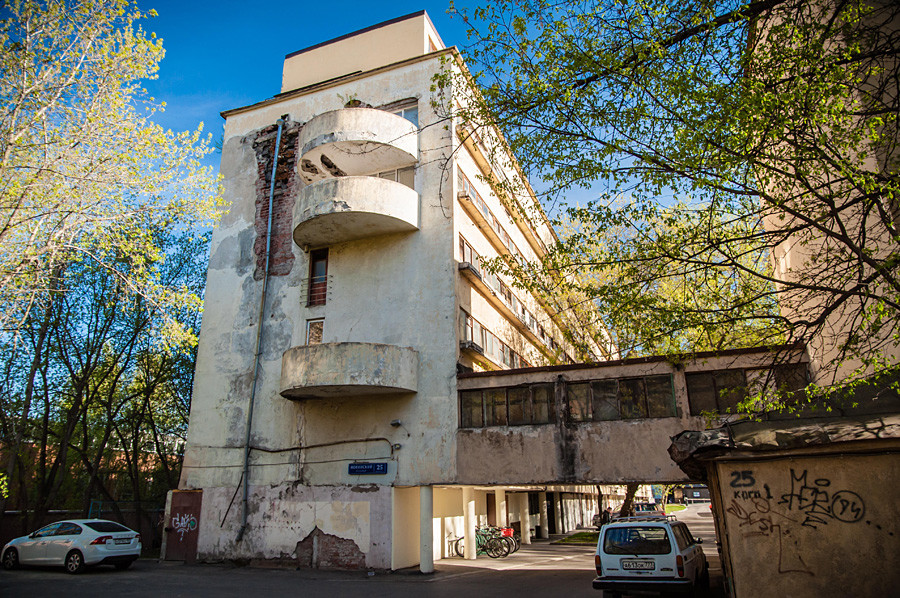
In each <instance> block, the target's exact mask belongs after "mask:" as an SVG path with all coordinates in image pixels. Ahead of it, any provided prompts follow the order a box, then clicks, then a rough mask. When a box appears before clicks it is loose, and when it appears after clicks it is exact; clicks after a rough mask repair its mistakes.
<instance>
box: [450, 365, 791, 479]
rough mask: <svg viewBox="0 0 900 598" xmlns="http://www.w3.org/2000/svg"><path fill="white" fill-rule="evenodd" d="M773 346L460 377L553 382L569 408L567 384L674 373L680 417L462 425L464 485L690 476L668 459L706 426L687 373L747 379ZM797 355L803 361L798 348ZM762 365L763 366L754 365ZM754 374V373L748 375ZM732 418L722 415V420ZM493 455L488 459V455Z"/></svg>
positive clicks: (486, 382)
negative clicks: (687, 433) (674, 443)
mask: <svg viewBox="0 0 900 598" xmlns="http://www.w3.org/2000/svg"><path fill="white" fill-rule="evenodd" d="M772 359H773V354H771V353H769V352H768V351H767V350H758V351H749V350H746V351H745V350H741V351H733V352H724V353H722V354H720V355H712V354H710V355H701V356H698V357H697V358H694V359H690V360H686V361H683V362H676V361H674V360H673V361H668V360H664V359H660V358H648V359H635V360H624V361H620V362H609V363H607V364H596V365H583V366H571V367H558V368H546V369H543V370H541V369H537V370H520V371H510V372H491V373H483V374H482V373H476V374H467V375H461V376H460V379H459V382H458V388H459V390H460V391H466V390H484V389H490V388H501V387H514V386H518V385H525V384H537V383H545V384H554V385H555V389H556V390H555V392H554V398H555V400H556V411H557V413H558V414H563V415H564V414H565V413H566V410H567V406H566V399H565V396H564V393H565V390H566V388H567V387H566V384H567V383H577V382H584V381H589V380H603V379H611V378H628V377H642V376H658V375H671V377H672V381H673V386H674V388H673V391H674V401H675V408H676V415H675V416H673V417H655V418H649V417H648V418H640V419H620V420H613V421H590V422H577V421H565V422H560V420H557V423H550V424H542V425H518V426H491V427H483V428H460V429H458V430H457V432H456V437H457V467H458V472H459V474H458V477H457V482H459V483H463V484H501V485H502V484H510V485H513V484H547V483H598V484H600V483H610V484H618V483H625V482H643V483H668V482H680V481H686V480H687V477H686V476H685V474H684V472H683V471H682V470H681V469H679V468H678V466H677V465H676V464H675V462H674V461H672V459H671V458H670V457H669V453H668V448H669V444H670V439H671V438H672V437H673V436H675V435H676V434H678V433H680V432H682V431H684V430H703V429H705V428H706V427H707V421H706V419H705V418H704V417H702V416H700V415H699V414H692V413H691V407H690V402H689V397H688V392H687V385H686V382H685V373H692V372H700V371H708V370H720V369H734V368H738V369H740V368H748V370H747V371H748V376H747V377H748V384H754V383H761V382H760V381H761V380H765V379H766V377H765V376H762V375H755V373H756V372H763V371H765V370H764V366H765V365H767V364H771V363H772ZM791 359H793V360H795V361H797V362H800V361H801V360H802V359H803V356H802V355H801V354H799V353H797V354H795V355H793V356H792V357H791ZM750 368H762V369H750ZM751 373H754V375H753V376H751V375H750V374H751ZM727 417H729V416H725V415H723V418H726V419H727ZM488 456H490V458H487V457H488Z"/></svg>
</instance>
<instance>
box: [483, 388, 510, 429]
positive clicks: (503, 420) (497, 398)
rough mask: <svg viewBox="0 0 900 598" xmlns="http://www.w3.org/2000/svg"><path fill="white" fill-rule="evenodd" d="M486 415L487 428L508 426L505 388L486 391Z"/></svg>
mask: <svg viewBox="0 0 900 598" xmlns="http://www.w3.org/2000/svg"><path fill="white" fill-rule="evenodd" d="M484 414H485V416H486V417H485V422H484V424H485V425H486V426H505V425H507V421H508V420H507V417H506V389H505V388H492V389H490V390H486V391H484Z"/></svg>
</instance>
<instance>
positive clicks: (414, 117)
mask: <svg viewBox="0 0 900 598" xmlns="http://www.w3.org/2000/svg"><path fill="white" fill-rule="evenodd" d="M394 114H396V115H397V116H402V117H403V118H405V119H406V120H408V121H409V122H411V123H412V124H414V125H416V126H417V127H418V126H419V107H418V106H407V107H406V108H400V109H399V110H394Z"/></svg>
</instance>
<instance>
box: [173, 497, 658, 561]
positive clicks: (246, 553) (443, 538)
mask: <svg viewBox="0 0 900 598" xmlns="http://www.w3.org/2000/svg"><path fill="white" fill-rule="evenodd" d="M642 488H645V489H646V490H645V492H649V487H647V486H645V487H642ZM639 494H640V492H639ZM235 496H236V493H235V491H234V489H233V488H229V487H216V488H204V489H197V490H181V491H174V492H173V493H172V494H171V495H170V500H169V503H168V505H167V510H166V515H165V520H166V522H167V523H166V535H165V541H164V546H163V549H162V554H163V557H164V558H165V559H167V560H184V561H187V562H193V561H195V560H196V561H200V562H207V563H209V562H220V561H227V560H232V561H246V562H249V563H251V564H252V565H258V566H263V565H267V566H275V565H279V566H288V565H290V564H292V563H293V564H294V565H295V566H296V567H298V568H309V569H346V570H399V569H408V568H411V567H418V568H419V570H420V571H421V572H423V573H430V572H432V571H433V570H434V565H435V563H437V562H440V561H441V560H442V559H447V558H454V557H456V556H458V555H459V554H463V555H464V556H465V557H466V558H467V559H470V560H471V559H473V558H475V557H476V556H477V554H478V552H479V550H478V547H479V542H478V541H477V537H478V535H479V534H477V532H478V530H480V529H481V528H484V527H499V528H504V530H505V532H504V533H506V534H512V535H514V536H517V537H518V538H519V539H520V543H521V544H522V545H528V544H530V543H531V542H532V540H541V539H548V538H549V537H550V536H551V535H553V534H562V533H566V532H569V531H574V530H578V529H584V528H590V527H592V525H593V517H594V515H595V514H597V513H599V512H600V511H601V510H603V509H605V508H606V507H607V506H612V507H613V508H617V507H618V506H619V505H620V504H621V502H622V501H623V500H624V496H625V487H624V486H604V485H593V484H582V485H559V486H557V485H545V486H502V487H500V486H498V487H494V486H409V487H400V486H387V485H383V486H382V485H377V484H356V485H335V486H325V485H319V486H307V485H301V484H293V483H292V484H278V485H271V486H262V485H259V486H251V487H250V490H249V498H248V501H247V505H248V509H247V519H246V526H243V521H242V517H241V514H242V509H241V507H240V504H239V503H238V504H237V505H236V504H235ZM642 498H644V499H645V498H646V497H641V496H638V497H637V500H641V499H642ZM482 541H483V536H482Z"/></svg>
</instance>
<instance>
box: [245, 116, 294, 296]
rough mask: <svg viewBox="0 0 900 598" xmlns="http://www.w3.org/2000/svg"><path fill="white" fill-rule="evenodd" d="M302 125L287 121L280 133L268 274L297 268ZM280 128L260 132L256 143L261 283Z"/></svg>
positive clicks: (256, 244)
mask: <svg viewBox="0 0 900 598" xmlns="http://www.w3.org/2000/svg"><path fill="white" fill-rule="evenodd" d="M301 128H302V125H300V124H299V123H295V122H293V121H291V120H290V119H287V120H285V123H284V127H283V128H282V131H281V147H280V148H279V150H278V167H277V169H276V170H275V193H274V195H273V200H272V246H271V257H270V259H269V274H270V275H271V276H285V275H287V274H288V273H290V271H291V268H292V267H293V265H294V252H293V246H292V244H293V237H292V235H291V233H292V231H291V223H292V222H291V221H292V217H293V209H294V201H296V199H297V193H298V191H299V184H300V180H299V178H298V177H297V176H295V172H296V168H295V165H296V160H297V151H298V148H297V142H298V140H299V133H300V129H301ZM277 136H278V126H277V125H270V126H268V127H266V128H265V129H260V130H259V131H258V132H257V133H256V136H255V139H254V140H253V150H254V151H255V152H256V165H257V177H256V217H255V229H256V240H255V241H254V243H253V253H254V254H255V255H256V269H255V270H254V272H253V278H255V279H256V280H262V278H263V274H264V270H265V267H266V228H267V226H268V219H269V183H270V181H271V178H270V177H271V176H272V156H273V154H274V153H275V139H276V138H277Z"/></svg>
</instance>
